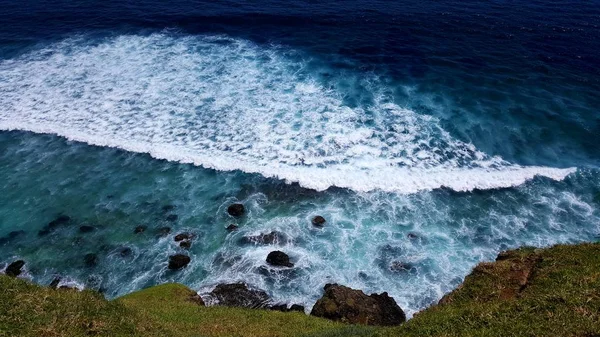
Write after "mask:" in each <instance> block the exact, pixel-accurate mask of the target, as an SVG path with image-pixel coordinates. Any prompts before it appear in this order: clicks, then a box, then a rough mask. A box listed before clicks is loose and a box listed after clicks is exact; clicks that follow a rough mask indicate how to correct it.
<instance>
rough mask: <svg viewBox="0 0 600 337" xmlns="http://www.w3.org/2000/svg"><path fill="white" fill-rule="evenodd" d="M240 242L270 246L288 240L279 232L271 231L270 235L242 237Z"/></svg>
mask: <svg viewBox="0 0 600 337" xmlns="http://www.w3.org/2000/svg"><path fill="white" fill-rule="evenodd" d="M240 241H241V243H242V244H248V243H251V244H255V245H271V244H281V243H285V242H287V241H288V238H287V236H286V235H285V234H283V233H281V232H276V231H272V232H270V233H263V234H258V235H252V236H244V237H243V238H242V239H241V240H240Z"/></svg>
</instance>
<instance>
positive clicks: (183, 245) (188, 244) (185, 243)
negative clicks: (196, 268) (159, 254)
mask: <svg viewBox="0 0 600 337" xmlns="http://www.w3.org/2000/svg"><path fill="white" fill-rule="evenodd" d="M179 247H181V248H183V249H190V247H192V241H181V242H180V243H179Z"/></svg>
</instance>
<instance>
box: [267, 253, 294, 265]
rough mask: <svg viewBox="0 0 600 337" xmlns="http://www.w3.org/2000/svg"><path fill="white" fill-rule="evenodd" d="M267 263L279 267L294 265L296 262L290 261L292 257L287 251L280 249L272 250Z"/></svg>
mask: <svg viewBox="0 0 600 337" xmlns="http://www.w3.org/2000/svg"><path fill="white" fill-rule="evenodd" d="M267 263H268V264H270V265H272V266H278V267H293V266H294V264H293V263H291V262H290V257H289V256H288V255H287V254H286V253H284V252H282V251H279V250H276V251H273V252H270V253H269V255H267Z"/></svg>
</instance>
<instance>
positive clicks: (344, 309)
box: [310, 284, 406, 325]
mask: <svg viewBox="0 0 600 337" xmlns="http://www.w3.org/2000/svg"><path fill="white" fill-rule="evenodd" d="M324 289H325V294H323V297H321V298H320V299H319V300H318V301H317V303H316V304H315V306H314V307H313V309H312V311H311V313H310V314H311V315H313V316H317V317H323V318H327V319H331V320H334V321H341V322H345V323H350V324H366V325H398V324H401V323H403V322H404V321H406V316H405V314H404V311H402V309H401V308H400V307H399V306H398V304H396V301H394V299H393V298H391V297H390V296H388V294H387V293H385V292H384V293H382V294H372V295H370V296H367V295H366V294H365V293H363V292H362V291H360V290H355V289H351V288H348V287H345V286H341V285H338V284H327V285H326V286H325V288H324Z"/></svg>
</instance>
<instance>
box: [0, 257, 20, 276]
mask: <svg viewBox="0 0 600 337" xmlns="http://www.w3.org/2000/svg"><path fill="white" fill-rule="evenodd" d="M24 265H25V261H23V260H17V261H15V262H13V263H11V264H9V265H8V267H6V270H5V271H4V273H5V274H6V275H7V276H12V277H17V276H19V275H20V274H21V272H22V270H21V268H23V266H24Z"/></svg>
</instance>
